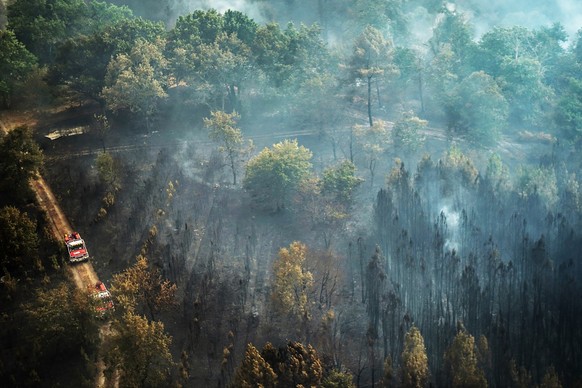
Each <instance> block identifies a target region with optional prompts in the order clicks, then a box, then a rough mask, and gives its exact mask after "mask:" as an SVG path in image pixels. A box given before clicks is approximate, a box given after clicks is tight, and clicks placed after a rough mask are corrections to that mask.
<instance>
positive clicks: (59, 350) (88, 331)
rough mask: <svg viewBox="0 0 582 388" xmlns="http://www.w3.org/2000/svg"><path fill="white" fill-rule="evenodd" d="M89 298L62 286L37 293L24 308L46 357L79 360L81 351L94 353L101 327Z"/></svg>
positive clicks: (75, 290) (34, 335)
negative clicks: (74, 358)
mask: <svg viewBox="0 0 582 388" xmlns="http://www.w3.org/2000/svg"><path fill="white" fill-rule="evenodd" d="M89 298H90V297H89V295H88V293H87V292H83V291H81V290H78V289H76V288H73V287H72V286H71V285H68V284H66V283H60V284H59V285H58V286H56V287H53V288H48V289H42V290H39V291H37V293H36V299H35V300H34V302H33V303H31V304H29V305H26V306H25V313H26V314H27V315H28V317H29V322H30V324H31V326H32V327H33V328H32V329H31V332H32V334H33V338H34V341H35V342H36V346H39V349H38V350H37V351H38V352H39V353H40V354H42V356H43V357H51V356H56V355H63V354H75V355H76V356H78V354H79V352H80V351H81V348H85V349H86V350H91V349H94V347H95V346H96V345H97V343H98V339H99V337H98V325H97V320H96V319H95V313H94V310H93V308H92V304H91V302H90V299H89Z"/></svg>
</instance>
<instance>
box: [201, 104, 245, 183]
mask: <svg viewBox="0 0 582 388" xmlns="http://www.w3.org/2000/svg"><path fill="white" fill-rule="evenodd" d="M210 116H211V117H210V118H204V125H205V126H206V127H207V128H209V130H210V131H209V133H208V137H209V138H210V139H211V140H213V141H215V142H217V143H218V144H220V151H221V152H223V153H224V154H225V155H226V157H227V159H228V163H229V164H230V169H231V171H232V180H233V182H232V183H233V185H236V183H237V180H236V178H237V167H238V166H237V165H238V163H239V161H240V158H241V156H242V155H243V153H244V152H245V150H248V147H245V145H244V142H243V136H242V132H241V130H240V129H239V128H237V127H236V126H235V125H236V120H237V119H238V118H239V115H238V114H237V113H230V114H229V113H225V112H221V111H216V112H211V114H210ZM249 146H250V147H252V143H251V144H250V145H249Z"/></svg>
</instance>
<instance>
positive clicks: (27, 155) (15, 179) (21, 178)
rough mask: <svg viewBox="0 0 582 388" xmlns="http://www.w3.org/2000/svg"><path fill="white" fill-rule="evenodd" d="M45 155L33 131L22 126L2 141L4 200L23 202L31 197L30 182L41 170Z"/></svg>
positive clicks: (0, 181)
mask: <svg viewBox="0 0 582 388" xmlns="http://www.w3.org/2000/svg"><path fill="white" fill-rule="evenodd" d="M42 162H43V154H42V151H41V149H40V148H39V146H38V144H37V143H36V142H35V141H34V139H33V136H32V130H31V129H30V128H29V127H26V126H21V127H17V128H15V129H14V130H12V131H10V132H9V133H8V134H7V135H6V136H4V137H3V138H1V139H0V192H2V193H4V199H5V200H6V199H12V200H13V201H15V202H22V201H23V200H28V199H30V197H31V194H30V186H29V180H30V178H32V177H34V176H35V175H36V173H37V172H38V170H39V169H40V168H41V166H42Z"/></svg>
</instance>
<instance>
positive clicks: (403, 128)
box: [392, 111, 428, 152]
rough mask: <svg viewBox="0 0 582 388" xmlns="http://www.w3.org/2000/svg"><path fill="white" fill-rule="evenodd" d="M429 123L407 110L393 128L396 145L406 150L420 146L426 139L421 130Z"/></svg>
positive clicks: (397, 147)
mask: <svg viewBox="0 0 582 388" xmlns="http://www.w3.org/2000/svg"><path fill="white" fill-rule="evenodd" d="M427 125H428V121H426V120H422V119H420V118H418V117H416V116H415V115H414V113H413V112H411V111H409V112H405V113H404V114H403V115H402V118H401V119H400V120H398V121H397V122H396V123H395V124H394V128H393V129H392V138H393V143H394V147H395V148H396V149H402V151H404V152H406V151H408V152H410V151H414V150H416V149H418V148H420V147H421V146H422V145H423V143H424V140H425V136H424V135H423V134H422V133H421V131H423V130H424V129H425V128H426V126H427Z"/></svg>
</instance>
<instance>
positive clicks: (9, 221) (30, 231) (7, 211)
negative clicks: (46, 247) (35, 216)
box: [0, 206, 39, 273]
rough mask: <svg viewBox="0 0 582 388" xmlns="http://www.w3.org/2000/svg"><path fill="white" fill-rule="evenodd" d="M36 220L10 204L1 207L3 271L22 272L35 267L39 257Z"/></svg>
mask: <svg viewBox="0 0 582 388" xmlns="http://www.w3.org/2000/svg"><path fill="white" fill-rule="evenodd" d="M38 246H39V241H38V236H37V234H36V222H34V221H33V220H31V219H30V218H29V217H28V215H27V214H26V213H21V212H20V211H19V210H18V209H17V208H15V207H12V206H8V207H4V208H2V209H0V265H1V267H2V270H3V271H2V272H8V273H10V272H14V271H17V272H18V273H21V272H22V271H24V270H26V271H29V270H31V269H32V268H33V265H34V259H35V258H37V257H38Z"/></svg>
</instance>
